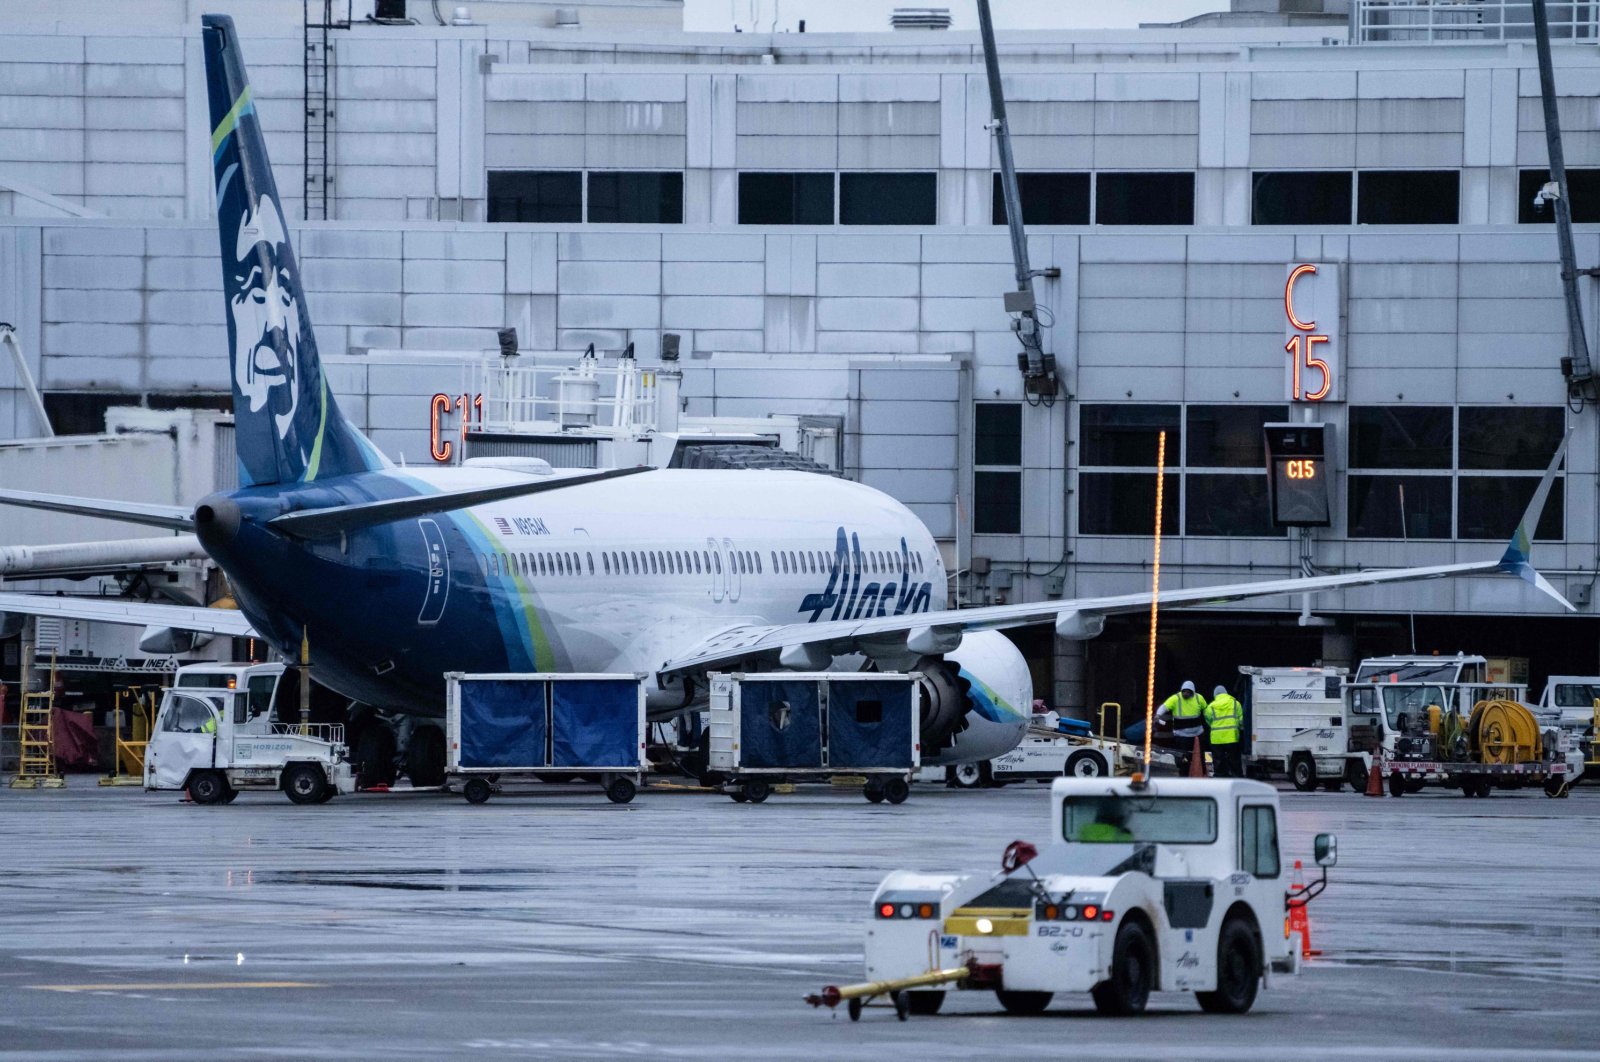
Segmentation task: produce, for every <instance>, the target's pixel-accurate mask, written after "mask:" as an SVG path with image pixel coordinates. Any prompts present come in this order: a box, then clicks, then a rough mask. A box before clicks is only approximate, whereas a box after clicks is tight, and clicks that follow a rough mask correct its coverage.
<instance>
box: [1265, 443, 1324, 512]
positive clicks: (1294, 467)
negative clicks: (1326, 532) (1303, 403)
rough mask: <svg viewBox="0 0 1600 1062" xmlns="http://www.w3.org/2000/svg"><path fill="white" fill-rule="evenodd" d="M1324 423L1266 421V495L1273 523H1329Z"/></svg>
mask: <svg viewBox="0 0 1600 1062" xmlns="http://www.w3.org/2000/svg"><path fill="white" fill-rule="evenodd" d="M1328 430H1329V429H1328V426H1327V425H1325V424H1267V425H1264V426H1263V431H1264V432H1265V434H1266V443H1267V497H1268V500H1269V503H1270V504H1271V506H1272V524H1273V526H1274V527H1327V526H1329V525H1330V524H1332V523H1333V507H1332V505H1331V502H1330V499H1331V494H1330V493H1329V490H1328V458H1327V444H1328Z"/></svg>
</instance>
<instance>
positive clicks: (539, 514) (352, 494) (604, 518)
mask: <svg viewBox="0 0 1600 1062" xmlns="http://www.w3.org/2000/svg"><path fill="white" fill-rule="evenodd" d="M561 474H562V473H555V475H558V476H559V475H561ZM530 478H533V477H530V476H528V475H527V474H526V473H523V472H515V471H506V470H502V469H493V468H451V469H390V470H382V471H375V472H366V473H357V474H353V475H347V476H341V477H337V478H334V479H329V480H326V481H323V482H321V483H318V484H316V485H313V486H307V487H305V488H301V489H295V490H291V491H285V490H284V489H282V488H246V489H244V490H241V491H239V492H237V493H236V494H235V495H233V500H234V501H235V502H236V503H237V504H238V506H239V512H240V517H241V519H240V521H239V524H238V528H237V531H236V532H235V533H234V534H232V535H222V534H219V533H217V531H216V529H215V528H213V529H212V531H211V532H210V533H208V532H207V530H206V528H205V527H204V526H202V528H201V536H202V540H203V541H205V543H206V546H207V549H208V550H210V551H211V553H212V554H213V556H215V557H216V559H217V561H218V563H219V564H220V565H221V566H222V568H223V570H224V571H226V572H227V573H228V575H229V577H230V579H231V581H232V583H233V586H234V588H235V592H236V595H237V597H238V600H239V604H240V607H241V608H242V609H243V611H244V612H245V614H246V615H247V616H248V617H249V618H250V621H251V623H252V624H253V625H254V626H255V628H256V629H257V630H258V631H259V632H261V633H262V635H263V636H264V637H265V638H266V639H267V640H268V641H269V642H270V643H272V645H273V646H274V647H275V648H277V649H278V650H279V651H280V652H283V653H285V654H286V655H288V656H290V657H291V658H293V657H294V655H295V654H297V653H298V650H299V645H300V639H301V635H302V632H305V634H306V635H307V637H308V640H309V643H310V647H311V657H312V662H313V665H314V667H316V668H317V669H318V670H317V673H318V676H319V679H320V680H321V681H323V682H324V683H325V684H326V685H329V686H330V687H332V688H334V689H336V690H338V691H339V692H341V693H343V694H346V695H348V696H350V697H353V698H355V699H358V700H361V701H364V702H366V703H370V704H373V705H377V706H382V707H386V708H393V709H397V710H401V711H406V712H410V713H415V714H421V715H438V714H441V713H442V711H443V704H444V679H443V676H444V673H445V672H446V671H468V672H473V671H478V672H493V671H566V672H573V671H577V672H583V671H589V672H600V671H605V672H638V673H640V674H645V675H648V676H651V679H650V682H649V687H648V688H649V691H650V694H649V696H650V704H651V708H652V710H653V711H656V712H662V711H667V710H670V709H673V708H676V707H681V706H682V691H681V690H675V689H672V688H668V689H661V688H659V687H657V685H656V684H655V680H654V675H655V672H656V671H657V669H658V668H659V667H660V665H661V663H662V662H663V661H664V660H666V659H668V658H670V657H671V656H672V655H673V653H674V652H675V651H680V650H682V649H683V648H684V647H686V646H689V645H692V644H694V643H695V642H697V641H698V640H700V639H701V638H704V637H706V636H708V635H711V634H715V633H718V632H720V631H723V630H726V629H728V628H731V627H738V626H745V625H766V624H789V623H797V622H816V621H827V620H834V619H848V618H858V617H866V616H887V615H902V614H908V613H917V612H927V611H929V610H931V609H942V608H944V607H945V571H944V567H943V564H942V561H941V560H940V557H939V552H938V549H937V547H936V546H935V544H934V541H933V538H932V536H931V535H930V534H929V533H928V530H927V528H926V527H924V526H923V524H922V522H921V521H920V520H918V519H917V518H916V516H915V515H914V514H912V513H911V512H910V511H909V510H908V509H906V508H905V506H903V505H901V504H900V503H899V502H897V501H895V500H894V499H892V498H890V497H888V496H887V495H885V494H883V493H881V492H879V491H876V490H873V489H872V488H870V487H865V486H862V485H861V484H858V483H852V482H850V481H847V480H842V479H835V478H832V477H829V476H821V475H815V474H811V473H804V472H774V471H748V472H746V471H700V470H657V471H651V472H645V473H641V474H639V475H635V476H630V477H627V478H624V479H617V480H611V481H607V482H600V483H590V484H586V485H583V486H578V487H574V488H571V489H569V490H564V491H553V492H549V493H544V494H535V495H529V496H526V497H521V498H514V499H511V500H508V501H503V502H498V503H493V504H488V505H482V506H477V507H474V508H469V509H462V510H457V511H453V512H447V513H440V514H435V515H431V516H426V517H421V518H418V519H411V520H402V521H398V522H395V523H391V524H384V525H380V526H377V527H372V528H366V529H363V530H359V531H354V532H351V533H349V534H347V535H343V536H339V537H333V538H324V539H307V540H297V539H293V538H289V537H286V536H284V535H283V534H281V533H280V532H278V531H276V530H270V529H267V528H266V527H265V526H264V523H265V521H266V520H268V519H271V518H272V517H274V516H278V515H281V514H282V513H284V512H287V511H295V510H299V509H310V508H319V507H324V506H329V505H348V504H352V503H360V502H365V501H372V500H377V499H383V498H394V497H404V496H408V495H415V494H426V493H434V492H436V491H442V490H451V491H453V490H466V489H472V488H477V487H488V486H494V485H496V484H500V483H513V482H518V481H521V482H527V481H528V480H529V479H530Z"/></svg>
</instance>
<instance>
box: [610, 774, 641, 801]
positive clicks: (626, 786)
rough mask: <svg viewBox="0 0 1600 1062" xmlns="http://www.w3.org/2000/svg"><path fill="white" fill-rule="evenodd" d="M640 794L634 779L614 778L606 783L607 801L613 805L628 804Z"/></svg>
mask: <svg viewBox="0 0 1600 1062" xmlns="http://www.w3.org/2000/svg"><path fill="white" fill-rule="evenodd" d="M637 792H639V787H638V786H636V785H634V784H633V779H632V778H613V779H611V781H610V782H608V783H606V799H607V800H609V801H611V802H612V803H613V804H626V803H628V802H629V801H630V800H632V799H633V797H634V794H636V793H637Z"/></svg>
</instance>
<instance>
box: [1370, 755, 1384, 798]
mask: <svg viewBox="0 0 1600 1062" xmlns="http://www.w3.org/2000/svg"><path fill="white" fill-rule="evenodd" d="M1367 796H1375V797H1381V796H1383V772H1382V771H1380V770H1378V760H1377V757H1373V760H1372V770H1370V771H1368V772H1367Z"/></svg>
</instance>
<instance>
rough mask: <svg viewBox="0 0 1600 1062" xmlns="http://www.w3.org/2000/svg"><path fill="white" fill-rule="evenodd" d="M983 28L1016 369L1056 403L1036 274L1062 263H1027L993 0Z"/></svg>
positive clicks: (1043, 400) (985, 9)
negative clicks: (1006, 235) (1010, 277)
mask: <svg viewBox="0 0 1600 1062" xmlns="http://www.w3.org/2000/svg"><path fill="white" fill-rule="evenodd" d="M978 29H979V32H980V33H981V34H982V37H983V66H984V70H985V71H986V72H987V73H988V75H989V115H990V118H991V121H990V123H989V125H990V128H991V129H993V130H994V139H995V145H996V146H997V148H998V149H999V154H1000V194H1001V196H1002V197H1003V198H1004V200H1005V204H1006V228H1007V229H1008V230H1009V231H1010V233H1011V259H1012V262H1013V264H1014V265H1015V266H1016V270H1017V288H1016V290H1015V291H1008V292H1006V293H1005V306H1006V312H1007V313H1014V314H1016V315H1017V316H1016V317H1015V318H1014V319H1013V320H1012V322H1011V329H1012V331H1014V332H1016V333H1017V339H1018V341H1020V342H1021V343H1022V350H1021V351H1019V352H1018V354H1017V368H1018V369H1021V370H1022V390H1023V394H1024V395H1025V396H1026V397H1027V400H1028V404H1029V405H1035V406H1038V405H1044V406H1053V405H1055V403H1056V396H1057V395H1058V394H1059V393H1060V391H1061V383H1060V381H1059V380H1058V379H1057V377H1056V356H1055V355H1054V354H1046V353H1045V352H1044V346H1043V343H1042V341H1041V339H1040V335H1039V304H1038V301H1037V300H1036V299H1035V298H1034V294H1033V278H1034V277H1059V276H1060V275H1061V270H1060V269H1057V268H1053V267H1052V268H1050V269H1033V268H1030V267H1029V265H1028V234H1027V232H1026V231H1025V230H1024V229H1023V227H1022V197H1021V195H1020V194H1019V193H1018V191H1017V167H1016V164H1015V162H1013V161H1012V158H1011V129H1010V126H1009V125H1007V124H1006V97H1005V91H1004V90H1003V89H1002V88H1001V85H1000V58H999V55H998V54H997V53H996V51H995V44H994V18H993V16H991V15H990V13H989V0H978Z"/></svg>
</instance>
